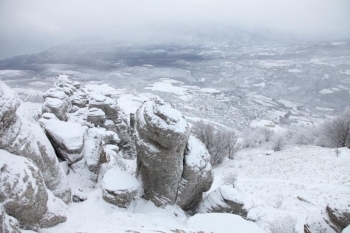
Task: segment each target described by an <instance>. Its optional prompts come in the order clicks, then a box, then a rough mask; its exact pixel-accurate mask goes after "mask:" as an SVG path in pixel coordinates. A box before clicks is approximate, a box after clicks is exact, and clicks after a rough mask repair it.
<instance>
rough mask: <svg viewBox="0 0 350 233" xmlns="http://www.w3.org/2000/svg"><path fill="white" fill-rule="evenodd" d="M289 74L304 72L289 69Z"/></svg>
mask: <svg viewBox="0 0 350 233" xmlns="http://www.w3.org/2000/svg"><path fill="white" fill-rule="evenodd" d="M288 72H289V73H301V72H303V71H302V70H299V69H288Z"/></svg>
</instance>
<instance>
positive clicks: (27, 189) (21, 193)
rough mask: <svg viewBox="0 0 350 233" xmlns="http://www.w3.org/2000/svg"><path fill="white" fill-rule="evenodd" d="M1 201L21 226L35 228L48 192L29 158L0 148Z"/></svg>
mask: <svg viewBox="0 0 350 233" xmlns="http://www.w3.org/2000/svg"><path fill="white" fill-rule="evenodd" d="M0 157H1V160H0V170H1V173H0V187H1V189H0V203H1V204H2V205H3V206H4V208H5V210H6V213H7V214H9V215H10V216H13V217H15V218H16V219H17V220H18V221H19V223H20V226H21V228H24V229H37V227H38V225H37V224H38V222H39V220H40V218H41V216H42V215H43V214H44V213H45V212H46V211H47V206H46V203H47V200H48V194H47V191H46V186H45V183H44V179H43V177H42V175H41V172H40V170H39V169H38V168H37V167H36V166H35V165H34V164H33V163H32V162H31V161H29V160H28V159H26V158H23V157H20V156H16V155H13V154H10V153H8V152H7V151H4V150H0Z"/></svg>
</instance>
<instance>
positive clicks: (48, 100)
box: [42, 88, 72, 121]
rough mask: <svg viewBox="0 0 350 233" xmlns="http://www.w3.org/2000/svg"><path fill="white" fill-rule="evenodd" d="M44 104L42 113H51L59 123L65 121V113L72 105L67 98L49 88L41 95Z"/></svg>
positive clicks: (61, 92) (62, 93)
mask: <svg viewBox="0 0 350 233" xmlns="http://www.w3.org/2000/svg"><path fill="white" fill-rule="evenodd" d="M43 98H44V100H45V101H44V103H43V106H42V113H53V114H54V115H55V116H56V117H57V118H58V119H60V120H61V121H66V120H67V113H68V112H69V111H70V110H71V108H72V104H71V102H70V99H69V97H68V96H67V95H66V94H65V93H64V92H63V91H60V90H57V89H56V88H50V89H49V90H48V91H46V92H45V93H44V94H43Z"/></svg>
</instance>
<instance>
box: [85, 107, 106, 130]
mask: <svg viewBox="0 0 350 233" xmlns="http://www.w3.org/2000/svg"><path fill="white" fill-rule="evenodd" d="M87 121H88V122H90V123H92V124H94V125H98V126H101V127H102V126H103V125H104V123H105V121H106V114H105V112H104V111H102V110H101V109H99V108H90V109H89V112H88V113H87Z"/></svg>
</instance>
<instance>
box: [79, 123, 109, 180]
mask: <svg viewBox="0 0 350 233" xmlns="http://www.w3.org/2000/svg"><path fill="white" fill-rule="evenodd" d="M84 144H85V145H84V150H83V155H84V159H85V163H86V165H87V167H88V169H89V170H90V171H91V172H93V173H95V174H97V173H98V169H99V167H100V164H101V163H102V162H104V161H105V152H104V150H103V140H102V139H101V137H100V135H99V134H98V132H97V131H96V130H94V129H88V130H87V132H86V135H85V142H84Z"/></svg>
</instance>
